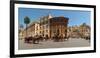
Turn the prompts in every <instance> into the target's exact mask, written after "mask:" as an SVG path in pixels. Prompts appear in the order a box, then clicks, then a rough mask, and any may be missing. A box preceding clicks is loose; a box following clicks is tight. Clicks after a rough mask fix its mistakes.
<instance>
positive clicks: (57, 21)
mask: <svg viewBox="0 0 100 58" xmlns="http://www.w3.org/2000/svg"><path fill="white" fill-rule="evenodd" d="M67 25H68V18H66V17H64V16H59V17H53V16H52V15H50V14H49V15H47V16H43V17H40V18H39V19H38V20H37V21H36V22H32V23H30V24H29V25H28V27H27V36H33V37H34V36H35V35H42V36H43V37H46V36H48V37H49V38H51V37H53V36H54V35H58V36H63V37H64V36H65V34H66V31H65V30H66V28H67ZM25 33H26V32H25V29H24V32H23V34H24V37H25V36H26V35H25Z"/></svg>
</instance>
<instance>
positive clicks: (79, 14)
mask: <svg viewBox="0 0 100 58" xmlns="http://www.w3.org/2000/svg"><path fill="white" fill-rule="evenodd" d="M90 13H91V12H90V11H82V10H57V9H36V8H19V9H18V21H19V24H22V25H24V26H25V24H24V17H25V16H28V17H29V18H30V20H31V22H32V21H36V20H37V19H38V18H39V17H42V16H46V15H48V14H51V15H52V16H54V17H55V16H56V17H57V16H64V17H68V18H69V24H68V26H74V25H80V24H82V23H86V24H88V25H90Z"/></svg>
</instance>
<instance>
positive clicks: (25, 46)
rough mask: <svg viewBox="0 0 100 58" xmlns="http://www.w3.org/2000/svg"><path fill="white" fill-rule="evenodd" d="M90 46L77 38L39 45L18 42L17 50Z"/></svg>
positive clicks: (50, 41)
mask: <svg viewBox="0 0 100 58" xmlns="http://www.w3.org/2000/svg"><path fill="white" fill-rule="evenodd" d="M87 46H90V42H89V40H85V39H81V38H79V39H77V38H70V39H69V40H66V41H63V42H54V41H52V40H48V41H43V42H40V43H39V44H32V43H24V40H23V39H22V40H19V41H18V49H19V50H25V49H44V48H62V47H66V48H68V47H87Z"/></svg>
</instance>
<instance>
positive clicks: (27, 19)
mask: <svg viewBox="0 0 100 58" xmlns="http://www.w3.org/2000/svg"><path fill="white" fill-rule="evenodd" d="M24 23H25V24H26V37H27V26H28V24H29V23H30V18H29V17H28V16H26V17H25V18H24Z"/></svg>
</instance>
